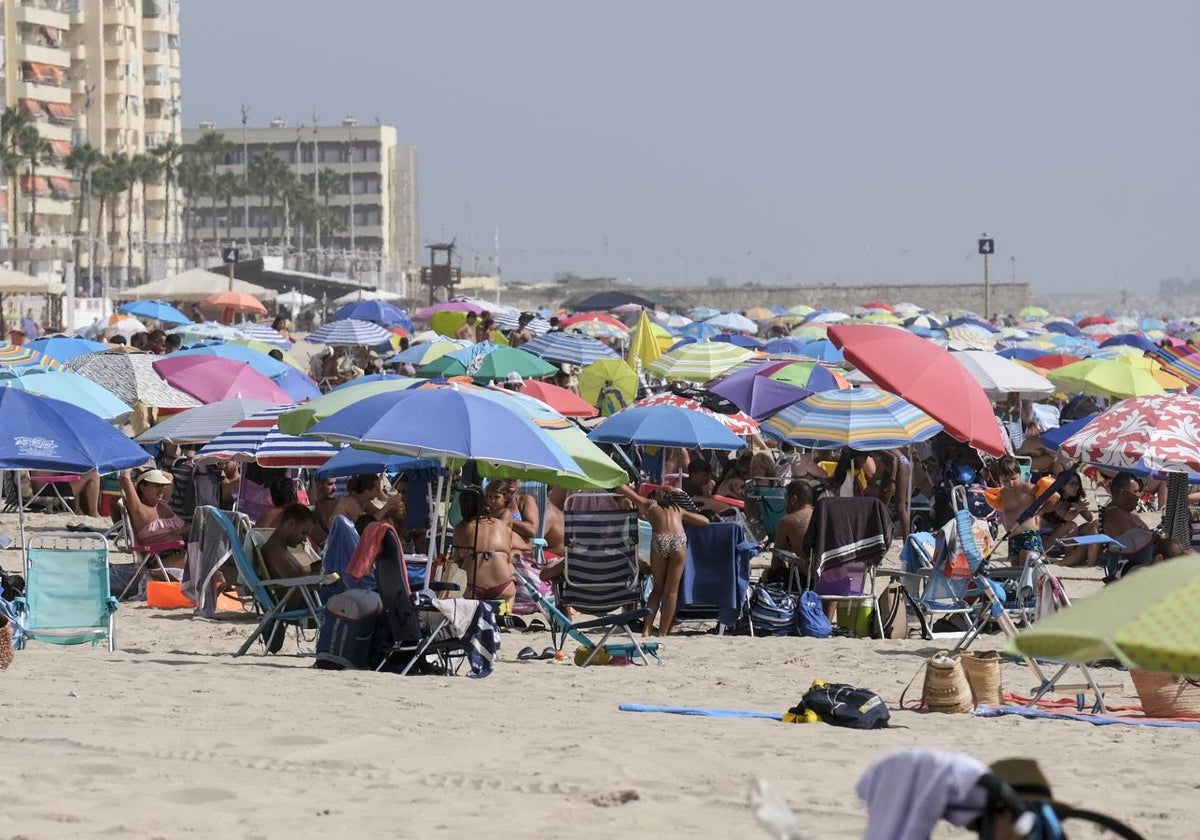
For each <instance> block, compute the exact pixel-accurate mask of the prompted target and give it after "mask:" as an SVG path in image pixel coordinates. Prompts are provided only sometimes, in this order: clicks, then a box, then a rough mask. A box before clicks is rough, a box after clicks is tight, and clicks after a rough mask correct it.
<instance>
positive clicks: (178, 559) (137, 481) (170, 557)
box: [121, 470, 187, 569]
mask: <svg viewBox="0 0 1200 840" xmlns="http://www.w3.org/2000/svg"><path fill="white" fill-rule="evenodd" d="M170 494H171V476H169V475H167V474H166V473H165V472H163V471H162V470H144V471H142V472H140V473H138V475H137V476H136V477H131V475H130V472H129V470H122V471H121V495H122V496H123V497H124V500H125V510H126V511H127V512H128V513H129V524H130V526H131V527H132V528H133V533H132V534H130V535H129V537H130V540H131V541H133V542H136V543H138V544H139V545H163V544H164V543H171V542H176V541H178V540H186V539H187V523H185V522H184V521H183V519H181V518H180V517H178V516H176V515H175V512H174V511H172V510H171V505H170V504H169V503H168V501H167V500H168V499H169V498H170ZM161 559H162V561H163V565H164V566H166V567H167V568H175V569H182V568H183V552H182V550H176V551H173V552H171V553H169V554H163V555H161Z"/></svg>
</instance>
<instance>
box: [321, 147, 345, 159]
mask: <svg viewBox="0 0 1200 840" xmlns="http://www.w3.org/2000/svg"><path fill="white" fill-rule="evenodd" d="M341 162H342V150H341V149H339V148H338V147H337V146H326V147H325V148H323V149H321V163H341Z"/></svg>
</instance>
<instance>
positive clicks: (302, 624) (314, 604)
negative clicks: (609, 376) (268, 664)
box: [204, 507, 337, 656]
mask: <svg viewBox="0 0 1200 840" xmlns="http://www.w3.org/2000/svg"><path fill="white" fill-rule="evenodd" d="M204 513H205V515H206V516H207V517H208V520H209V522H210V523H211V524H212V525H213V526H215V527H217V528H220V529H221V530H223V531H224V532H225V539H226V540H228V543H229V551H230V553H231V554H232V555H233V561H234V563H235V564H236V565H237V570H238V575H239V576H240V577H241V579H242V583H243V584H245V585H246V587H247V588H248V589H249V590H250V593H251V595H253V597H254V601H255V605H256V606H257V607H258V608H259V609H261V610H262V612H263V617H262V620H260V621H259V622H258V625H257V626H256V627H255V628H254V632H253V633H251V634H250V636H249V637H248V638H247V639H246V641H245V642H243V643H242V646H241V647H240V648H238V651H237V653H235V654H234V656H242V655H243V654H245V653H246V651H248V650H250V646H251V645H253V644H254V642H255V641H256V640H261V641H262V643H263V645H264V647H265V648H266V651H267V652H268V653H276V652H278V651H279V649H280V647H282V646H283V639H284V634H285V633H286V628H287V627H289V626H290V627H292V628H293V629H294V630H295V631H296V641H297V646H299V644H300V641H301V638H302V637H301V633H302V631H303V630H306V629H307V630H316V629H318V628H319V627H320V626H321V616H322V614H323V613H324V607H323V606H322V603H321V598H320V594H319V592H318V587H321V586H325V585H328V584H331V583H333V582H334V581H336V580H337V577H336V576H334V575H304V576H302V577H294V578H277V579H264V577H263V574H260V572H259V568H258V565H259V564H258V562H257V555H258V551H257V549H256V547H255V546H253V545H252V544H251V541H250V539H249V538H248V537H247V536H246V535H245V533H244V532H243V533H241V534H239V532H238V527H237V526H236V525H235V524H234V521H233V520H232V519H230V516H229V514H227V513H225V512H224V511H222V510H219V509H217V508H215V507H207V508H204ZM263 572H264V573H265V569H264V570H263ZM280 590H282V591H280ZM277 593H278V594H277ZM297 601H298V602H300V603H301V604H302V606H291V607H289V606H288V605H289V603H296V602H297Z"/></svg>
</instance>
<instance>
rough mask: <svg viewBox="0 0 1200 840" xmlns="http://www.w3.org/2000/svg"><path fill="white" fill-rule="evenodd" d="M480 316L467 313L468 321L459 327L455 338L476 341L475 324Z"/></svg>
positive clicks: (455, 332)
mask: <svg viewBox="0 0 1200 840" xmlns="http://www.w3.org/2000/svg"><path fill="white" fill-rule="evenodd" d="M478 319H479V316H478V315H476V314H475V313H474V312H468V313H467V320H465V321H463V322H462V323H461V324H459V325H458V329H457V330H455V331H454V337H455V338H457V339H460V340H463V341H474V340H475V322H476V321H477V320H478Z"/></svg>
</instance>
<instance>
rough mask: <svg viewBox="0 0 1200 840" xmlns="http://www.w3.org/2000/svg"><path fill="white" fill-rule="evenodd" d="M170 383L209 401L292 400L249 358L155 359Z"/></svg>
mask: <svg viewBox="0 0 1200 840" xmlns="http://www.w3.org/2000/svg"><path fill="white" fill-rule="evenodd" d="M154 369H155V371H157V372H158V375H159V376H161V377H162V378H163V379H165V380H166V381H167V382H168V383H170V384H171V385H173V386H174V387H176V388H178V389H179V390H180V391H185V392H186V393H188V394H191V395H192V396H193V397H195V398H196V399H198V400H200V402H202V403H205V404H208V403H215V402H220V401H221V400H229V399H235V398H237V397H241V398H242V399H248V400H265V401H266V402H269V403H272V404H275V405H279V404H282V403H290V402H292V398H291V397H290V396H288V394H287V392H286V391H284V390H283V389H282V388H280V387H279V386H278V385H276V384H275V383H274V382H272V381H271V380H270V379H268V378H267V377H265V376H263V375H262V374H261V373H259V372H258V371H256V370H255V369H254V368H252V367H251V366H250V365H249V364H247V363H246V362H240V361H237V360H234V359H222V358H220V357H218V356H171V357H168V358H164V359H159V360H158V361H157V362H155V363H154Z"/></svg>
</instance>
